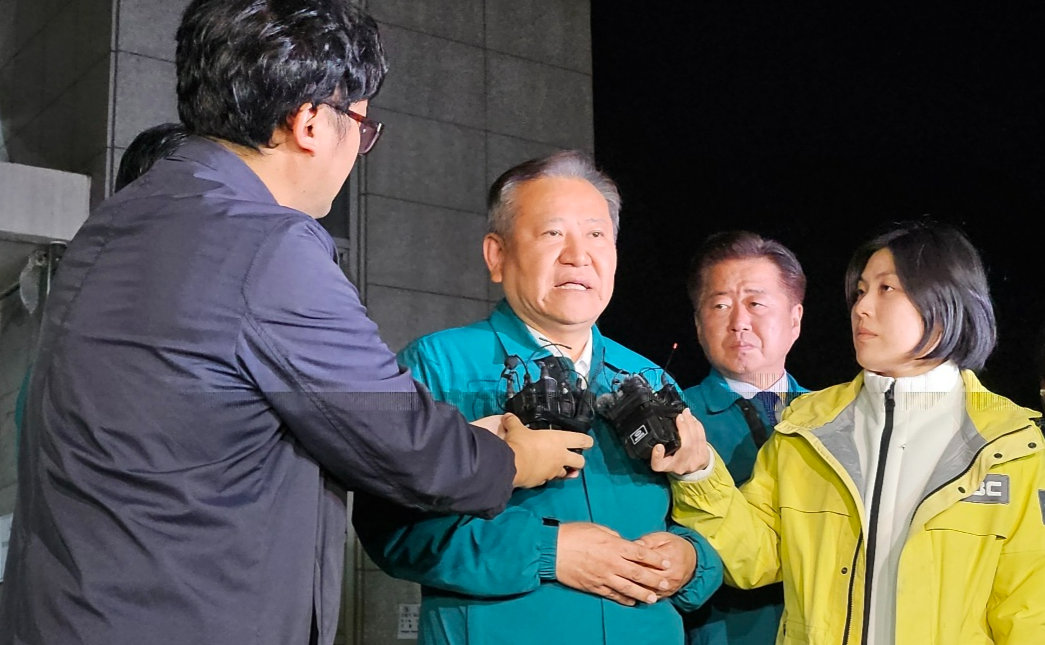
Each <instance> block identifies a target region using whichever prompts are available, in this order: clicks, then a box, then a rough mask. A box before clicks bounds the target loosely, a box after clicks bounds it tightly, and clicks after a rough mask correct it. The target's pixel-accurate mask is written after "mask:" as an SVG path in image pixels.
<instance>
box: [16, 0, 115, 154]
mask: <svg viewBox="0 0 1045 645" xmlns="http://www.w3.org/2000/svg"><path fill="white" fill-rule="evenodd" d="M0 16H2V17H3V18H2V19H0V141H2V142H3V148H4V153H3V154H2V155H0V160H4V161H12V162H15V163H21V164H26V165H31V166H42V167H46V168H53V169H57V170H66V171H70V172H77V173H87V172H88V171H89V169H90V168H91V161H92V159H93V158H94V157H96V156H97V155H98V154H99V153H100V152H102V151H103V150H105V149H106V147H107V143H106V141H107V133H108V125H109V119H108V97H109V92H108V88H109V65H110V51H111V34H112V33H113V32H112V16H113V0H93V1H91V2H80V1H78V0H32V1H30V0H0Z"/></svg>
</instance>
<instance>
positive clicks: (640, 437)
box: [595, 374, 686, 461]
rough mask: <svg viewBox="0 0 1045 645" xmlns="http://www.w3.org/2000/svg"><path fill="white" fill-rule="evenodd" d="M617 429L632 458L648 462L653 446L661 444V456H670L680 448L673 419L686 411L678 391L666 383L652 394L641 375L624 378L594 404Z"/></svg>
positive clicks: (649, 386)
mask: <svg viewBox="0 0 1045 645" xmlns="http://www.w3.org/2000/svg"><path fill="white" fill-rule="evenodd" d="M595 408H596V410H598V413H599V414H601V415H602V416H603V417H605V418H606V420H607V421H608V422H609V423H610V425H611V426H613V429H614V430H616V432H617V436H618V437H619V438H620V440H621V442H623V443H624V449H625V450H626V451H627V453H628V456H630V457H631V458H632V459H639V460H641V461H649V459H650V457H651V456H652V455H653V447H654V446H656V445H657V444H658V443H659V444H663V445H664V454H665V455H673V454H675V453H676V452H678V449H679V447H680V446H681V440H680V439H679V431H678V428H677V427H676V426H675V417H677V416H678V415H679V414H681V413H682V411H683V410H685V409H686V404H685V402H683V400H682V395H681V394H679V391H678V388H676V387H675V386H674V385H673V384H671V383H669V382H665V383H664V386H663V387H662V388H660V389H659V390H656V391H654V390H653V387H652V386H651V385H650V384H649V381H647V380H646V379H645V378H644V377H643V376H642V375H641V374H632V375H630V376H628V377H626V378H625V379H624V380H623V381H621V382H620V383H619V384H618V387H615V388H614V390H613V391H612V392H610V393H608V394H602V395H600V396H599V398H598V401H597V402H596V405H595Z"/></svg>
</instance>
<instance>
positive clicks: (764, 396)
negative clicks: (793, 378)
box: [754, 391, 780, 425]
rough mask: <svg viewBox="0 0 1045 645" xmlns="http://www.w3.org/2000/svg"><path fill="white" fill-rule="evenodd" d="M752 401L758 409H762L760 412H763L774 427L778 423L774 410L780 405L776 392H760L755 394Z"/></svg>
mask: <svg viewBox="0 0 1045 645" xmlns="http://www.w3.org/2000/svg"><path fill="white" fill-rule="evenodd" d="M754 399H755V402H756V403H757V404H758V407H759V408H761V409H762V412H765V414H766V418H767V419H769V422H770V424H772V425H776V424H777V421H778V419H777V414H776V409H777V406H778V405H779V404H780V395H779V394H777V393H776V392H768V391H762V392H759V393H758V394H756V395H755V397H754Z"/></svg>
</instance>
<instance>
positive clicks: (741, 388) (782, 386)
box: [722, 372, 787, 399]
mask: <svg viewBox="0 0 1045 645" xmlns="http://www.w3.org/2000/svg"><path fill="white" fill-rule="evenodd" d="M722 378H724V379H725V380H726V385H728V386H729V389H731V390H733V391H734V392H736V393H737V394H739V395H740V396H742V397H744V398H745V399H751V398H754V396H755V395H756V394H758V393H759V392H763V391H765V392H776V393H777V394H785V393H786V392H787V372H784V373H783V374H781V375H780V378H778V379H777V380H776V383H773V384H772V385H770V386H769V387H767V388H766V389H765V390H762V389H759V388H758V387H757V386H755V385H752V384H750V383H747V382H745V381H734V380H733V379H731V378H729V377H728V376H723V377H722Z"/></svg>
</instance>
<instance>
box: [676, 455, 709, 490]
mask: <svg viewBox="0 0 1045 645" xmlns="http://www.w3.org/2000/svg"><path fill="white" fill-rule="evenodd" d="M714 470H715V451H714V450H711V451H709V453H708V465H707V466H704V468H702V469H701V470H697V471H695V472H692V473H689V474H686V475H675V474H672V475H671V476H672V477H674V478H675V479H677V480H679V481H680V482H699V481H703V480H705V479H707V478H708V477H711V473H712V471H714Z"/></svg>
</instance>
